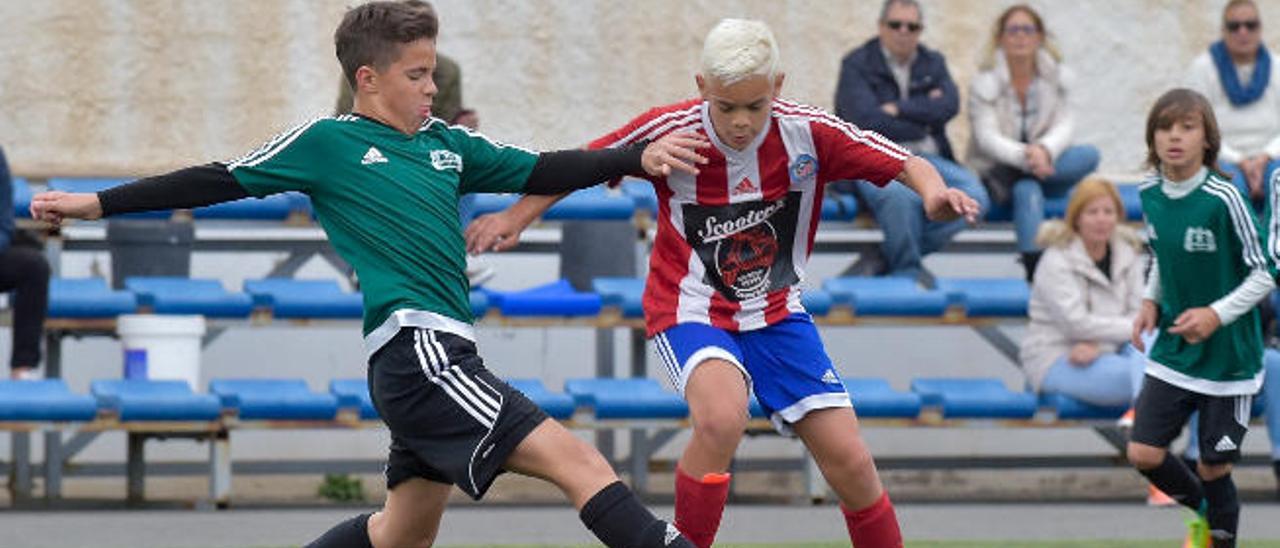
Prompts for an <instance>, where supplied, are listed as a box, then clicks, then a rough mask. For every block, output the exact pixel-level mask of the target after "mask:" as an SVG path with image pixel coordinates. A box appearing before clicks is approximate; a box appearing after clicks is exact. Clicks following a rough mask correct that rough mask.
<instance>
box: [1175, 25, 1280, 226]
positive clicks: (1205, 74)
mask: <svg viewBox="0 0 1280 548" xmlns="http://www.w3.org/2000/svg"><path fill="white" fill-rule="evenodd" d="M1276 78H1277V76H1276V71H1275V70H1272V67H1271V54H1270V53H1269V52H1268V51H1267V47H1266V46H1265V45H1263V43H1262V18H1261V16H1260V14H1259V10H1258V5H1257V4H1255V3H1254V1H1253V0H1231V1H1230V2H1227V5H1226V7H1225V8H1223V10H1222V39H1221V40H1219V41H1217V42H1214V43H1213V45H1211V46H1209V49H1208V51H1205V52H1204V53H1201V54H1200V56H1199V57H1197V58H1196V59H1195V61H1193V62H1192V63H1191V71H1190V75H1189V77H1188V80H1189V81H1188V82H1187V84H1188V85H1187V87H1190V88H1191V89H1194V90H1196V91H1198V92H1200V93H1201V94H1202V95H1204V96H1205V97H1206V98H1207V99H1209V104H1211V105H1213V111H1214V113H1215V114H1217V116H1218V124H1219V127H1220V128H1221V130H1222V150H1221V152H1220V153H1219V155H1218V160H1219V162H1220V164H1219V165H1220V166H1221V168H1222V170H1223V171H1224V172H1225V173H1226V174H1227V175H1229V176H1231V178H1232V179H1231V182H1232V183H1234V184H1235V185H1236V187H1237V188H1239V189H1240V190H1241V191H1243V192H1244V193H1245V195H1246V196H1248V197H1249V198H1250V200H1251V201H1252V202H1253V206H1254V209H1255V210H1257V211H1262V210H1263V204H1264V203H1265V200H1266V198H1267V196H1268V194H1269V193H1271V192H1272V190H1273V189H1271V188H1269V186H1270V185H1268V184H1267V181H1270V180H1271V175H1272V173H1274V172H1275V171H1276V169H1277V168H1278V167H1280V84H1277V82H1276Z"/></svg>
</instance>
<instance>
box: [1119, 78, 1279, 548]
mask: <svg viewBox="0 0 1280 548" xmlns="http://www.w3.org/2000/svg"><path fill="white" fill-rule="evenodd" d="M1146 136H1147V148H1148V155H1147V161H1148V163H1149V164H1151V165H1152V167H1154V168H1156V172H1155V173H1154V174H1153V175H1152V177H1151V178H1150V179H1148V180H1147V181H1146V182H1144V183H1143V184H1142V186H1141V196H1142V211H1143V215H1144V216H1145V217H1146V221H1147V230H1148V239H1149V243H1150V246H1151V249H1152V251H1153V253H1154V258H1153V261H1152V263H1153V264H1152V266H1151V272H1150V274H1149V275H1148V276H1149V278H1148V282H1147V291H1146V297H1145V299H1144V301H1143V303H1142V309H1141V311H1140V312H1139V314H1138V317H1137V318H1136V319H1135V321H1134V326H1133V343H1134V345H1136V346H1137V347H1138V348H1139V349H1143V343H1142V338H1141V335H1142V334H1143V333H1147V332H1150V331H1151V330H1152V329H1156V328H1159V334H1158V335H1157V337H1156V340H1155V342H1154V343H1153V344H1152V348H1151V349H1150V353H1149V360H1148V365H1147V370H1146V379H1145V381H1144V383H1143V386H1142V392H1141V394H1140V395H1139V396H1138V403H1137V404H1136V406H1135V411H1136V415H1135V417H1134V424H1133V433H1132V435H1131V438H1130V442H1129V446H1128V457H1129V461H1130V462H1132V463H1133V465H1134V466H1135V467H1137V469H1138V471H1139V472H1141V473H1142V474H1143V475H1144V476H1146V477H1147V478H1148V479H1150V480H1151V483H1153V484H1154V485H1156V487H1159V488H1160V489H1161V490H1162V491H1164V492H1165V493H1168V494H1169V495H1170V496H1172V497H1173V498H1174V499H1175V500H1177V501H1178V502H1179V503H1181V504H1183V505H1185V506H1187V507H1189V508H1191V509H1192V510H1194V511H1195V512H1196V517H1195V518H1194V519H1193V521H1192V524H1191V525H1192V527H1191V531H1192V535H1193V537H1194V538H1189V539H1188V542H1189V543H1190V545H1192V546H1207V545H1208V543H1209V542H1210V539H1211V542H1212V545H1213V546H1214V547H1230V546H1235V545H1236V540H1235V537H1236V529H1237V524H1238V522H1239V515H1240V501H1239V497H1238V496H1237V494H1236V488H1235V483H1234V482H1233V481H1232V479H1231V465H1232V463H1233V462H1235V461H1238V460H1239V459H1240V446H1241V444H1242V443H1243V442H1244V435H1245V432H1246V431H1247V430H1248V424H1249V410H1250V407H1251V402H1252V398H1253V395H1254V394H1256V393H1257V392H1258V389H1259V388H1260V387H1261V386H1262V377H1263V373H1262V348H1263V344H1262V329H1261V325H1260V322H1259V317H1258V310H1257V308H1256V305H1257V304H1258V302H1259V301H1261V300H1262V299H1264V298H1265V297H1266V296H1267V295H1268V294H1269V293H1270V291H1271V289H1272V288H1273V287H1274V282H1273V281H1272V279H1273V277H1274V274H1275V270H1274V266H1273V265H1272V264H1271V260H1270V259H1269V258H1268V256H1267V255H1266V253H1265V252H1264V250H1263V246H1262V241H1263V238H1262V237H1261V236H1260V234H1259V229H1258V223H1257V219H1255V218H1254V216H1253V210H1252V209H1250V208H1249V207H1248V201H1246V200H1245V199H1244V197H1243V196H1241V195H1240V192H1239V191H1238V190H1237V189H1236V188H1235V186H1233V185H1232V184H1231V181H1230V180H1229V179H1227V178H1226V177H1223V176H1222V175H1221V174H1220V173H1218V172H1217V171H1215V169H1214V166H1215V165H1216V162H1217V156H1218V150H1219V147H1220V145H1221V142H1222V141H1221V136H1220V135H1219V133H1218V126H1217V121H1216V119H1215V118H1214V115H1213V109H1212V107H1210V106H1209V103H1208V101H1207V100H1206V99H1205V98H1204V97H1203V96H1201V95H1200V94H1199V93H1196V92H1194V91H1191V90H1187V89H1175V90H1172V91H1169V92H1167V93H1165V94H1164V95H1163V96H1161V97H1160V99H1159V100H1157V101H1156V104H1155V106H1153V107H1152V108H1151V113H1150V114H1149V115H1148V117H1147V132H1146ZM1196 411H1198V412H1199V417H1200V418H1199V421H1198V424H1196V425H1193V427H1194V428H1197V429H1198V430H1199V432H1200V461H1199V463H1198V465H1197V471H1196V472H1197V473H1192V471H1191V470H1190V469H1189V468H1188V467H1187V466H1186V465H1185V464H1183V462H1182V460H1181V459H1179V458H1177V457H1174V456H1173V455H1170V454H1169V450H1168V449H1169V444H1170V443H1171V442H1172V441H1173V440H1174V438H1176V437H1177V436H1178V434H1179V433H1180V432H1181V430H1182V426H1183V425H1184V424H1185V423H1186V422H1187V419H1188V418H1189V417H1190V416H1191V414H1192V413H1193V412H1196Z"/></svg>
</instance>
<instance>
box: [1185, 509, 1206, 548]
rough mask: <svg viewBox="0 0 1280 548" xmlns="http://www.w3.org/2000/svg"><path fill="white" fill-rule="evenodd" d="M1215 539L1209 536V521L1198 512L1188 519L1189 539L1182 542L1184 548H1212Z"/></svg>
mask: <svg viewBox="0 0 1280 548" xmlns="http://www.w3.org/2000/svg"><path fill="white" fill-rule="evenodd" d="M1212 547H1213V537H1211V536H1210V535H1209V521H1208V520H1206V519H1204V516H1202V515H1200V514H1199V513H1198V512H1197V513H1195V514H1194V515H1193V517H1191V518H1189V519H1187V538H1186V539H1184V540H1183V541H1182V548H1212Z"/></svg>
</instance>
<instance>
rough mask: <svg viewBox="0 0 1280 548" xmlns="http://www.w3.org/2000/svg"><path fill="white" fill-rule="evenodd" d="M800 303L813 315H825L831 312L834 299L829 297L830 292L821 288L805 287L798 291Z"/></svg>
mask: <svg viewBox="0 0 1280 548" xmlns="http://www.w3.org/2000/svg"><path fill="white" fill-rule="evenodd" d="M800 304H802V305H804V309H805V311H807V312H808V313H809V314H810V315H813V316H826V315H827V313H828V312H831V307H832V305H834V304H835V299H833V298H831V294H830V293H827V292H826V291H823V290H821V289H805V290H803V291H801V292H800Z"/></svg>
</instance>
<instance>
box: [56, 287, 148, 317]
mask: <svg viewBox="0 0 1280 548" xmlns="http://www.w3.org/2000/svg"><path fill="white" fill-rule="evenodd" d="M137 310H138V297H137V295H134V294H133V293H132V292H129V291H116V290H113V289H111V288H110V287H107V282H106V280H103V279H102V278H53V279H51V280H49V317H50V318H114V317H116V316H119V315H120V314H132V313H133V312H135V311H137Z"/></svg>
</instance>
